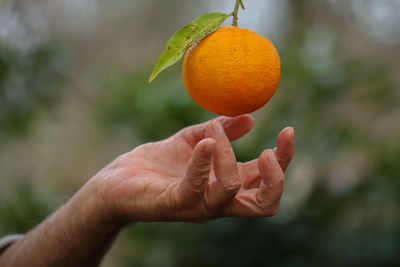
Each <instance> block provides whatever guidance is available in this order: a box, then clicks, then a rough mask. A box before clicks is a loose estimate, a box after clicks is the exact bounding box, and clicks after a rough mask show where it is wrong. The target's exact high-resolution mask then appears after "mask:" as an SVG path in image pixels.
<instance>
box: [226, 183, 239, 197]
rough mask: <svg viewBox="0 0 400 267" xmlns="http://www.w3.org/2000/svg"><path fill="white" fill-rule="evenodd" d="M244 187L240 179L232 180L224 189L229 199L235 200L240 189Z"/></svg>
mask: <svg viewBox="0 0 400 267" xmlns="http://www.w3.org/2000/svg"><path fill="white" fill-rule="evenodd" d="M241 186H242V182H241V181H240V179H232V180H231V181H230V182H229V184H227V185H225V186H224V187H223V188H224V193H225V195H226V196H227V197H228V198H233V197H234V196H235V195H236V194H237V192H238V191H239V190H240V187H241Z"/></svg>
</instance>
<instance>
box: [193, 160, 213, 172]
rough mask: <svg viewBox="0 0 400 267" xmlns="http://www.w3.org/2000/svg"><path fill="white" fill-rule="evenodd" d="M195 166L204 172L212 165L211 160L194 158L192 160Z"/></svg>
mask: <svg viewBox="0 0 400 267" xmlns="http://www.w3.org/2000/svg"><path fill="white" fill-rule="evenodd" d="M192 164H193V167H194V168H195V170H198V171H200V172H204V171H207V170H208V169H209V166H210V160H209V159H205V158H200V159H197V160H194V161H193V162H192Z"/></svg>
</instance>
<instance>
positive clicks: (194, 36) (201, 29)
mask: <svg viewBox="0 0 400 267" xmlns="http://www.w3.org/2000/svg"><path fill="white" fill-rule="evenodd" d="M229 16H231V15H230V14H228V15H227V14H224V13H207V14H204V15H202V16H200V17H198V18H197V19H195V20H194V21H192V22H191V23H189V24H187V25H186V26H184V27H183V28H182V29H180V30H179V31H177V32H176V33H175V34H174V35H173V36H172V37H171V38H170V39H169V40H168V42H167V44H166V45H165V48H164V51H163V52H162V53H161V56H160V58H159V59H158V61H157V64H156V65H155V67H154V69H153V72H152V73H151V75H150V79H149V83H150V82H151V81H152V80H153V79H154V78H155V77H156V76H157V74H159V73H160V72H161V71H163V70H165V69H166V68H168V67H170V66H171V65H173V64H175V63H176V62H178V61H179V60H180V59H181V58H182V57H183V55H184V54H185V52H186V50H187V49H188V48H189V47H190V46H191V45H193V44H194V43H196V42H198V41H200V40H201V39H203V38H204V37H205V36H206V35H208V34H210V33H212V32H214V31H215V30H217V29H218V27H219V26H220V25H221V24H222V23H223V22H224V21H225V20H226V18H227V17H229Z"/></svg>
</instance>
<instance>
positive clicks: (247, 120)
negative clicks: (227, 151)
mask: <svg viewBox="0 0 400 267" xmlns="http://www.w3.org/2000/svg"><path fill="white" fill-rule="evenodd" d="M217 119H218V121H219V122H220V123H221V125H222V127H223V128H224V131H225V134H226V136H227V137H228V139H229V141H234V140H236V139H238V138H239V137H241V136H243V135H244V134H246V133H247V132H248V131H250V129H251V128H252V127H253V118H252V117H251V116H250V115H247V114H246V115H240V116H237V117H233V118H231V117H218V118H217ZM208 123H209V122H204V123H201V124H197V125H193V126H189V127H186V128H184V129H182V130H181V131H179V132H178V135H179V136H180V137H182V138H183V139H184V140H185V141H186V142H187V143H188V144H189V145H190V146H191V147H192V148H194V147H195V146H196V144H197V143H198V142H199V141H200V140H202V139H204V138H205V136H206V128H207V125H208Z"/></svg>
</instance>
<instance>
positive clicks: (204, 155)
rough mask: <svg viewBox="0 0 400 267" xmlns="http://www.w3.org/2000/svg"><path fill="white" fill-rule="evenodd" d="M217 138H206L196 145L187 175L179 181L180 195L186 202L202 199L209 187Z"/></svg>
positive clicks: (190, 202)
mask: <svg viewBox="0 0 400 267" xmlns="http://www.w3.org/2000/svg"><path fill="white" fill-rule="evenodd" d="M214 149H215V140H214V139H212V138H206V139H203V140H201V141H200V142H199V143H197V145H196V146H195V148H194V150H193V154H192V159H191V160H190V162H189V165H188V167H187V169H186V173H185V176H184V177H183V178H182V180H181V181H180V183H179V186H178V196H179V198H180V199H181V200H182V201H183V203H185V204H189V205H190V204H192V202H194V201H196V200H198V199H200V198H201V197H202V196H203V195H204V192H205V190H206V188H207V185H208V180H209V176H210V169H211V163H212V157H213V154H214Z"/></svg>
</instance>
